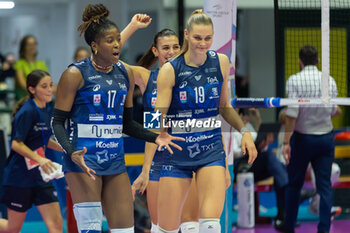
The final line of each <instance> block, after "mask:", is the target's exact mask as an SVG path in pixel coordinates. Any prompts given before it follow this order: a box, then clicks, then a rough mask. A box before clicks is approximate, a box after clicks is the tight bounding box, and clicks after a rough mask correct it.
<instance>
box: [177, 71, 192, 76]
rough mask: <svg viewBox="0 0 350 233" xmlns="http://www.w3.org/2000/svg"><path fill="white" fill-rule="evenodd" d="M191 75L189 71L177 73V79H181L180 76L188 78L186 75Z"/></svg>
mask: <svg viewBox="0 0 350 233" xmlns="http://www.w3.org/2000/svg"><path fill="white" fill-rule="evenodd" d="M191 74H192V72H191V71H184V72H181V73H179V75H178V76H179V77H181V76H188V75H191Z"/></svg>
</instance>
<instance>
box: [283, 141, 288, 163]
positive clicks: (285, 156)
mask: <svg viewBox="0 0 350 233" xmlns="http://www.w3.org/2000/svg"><path fill="white" fill-rule="evenodd" d="M282 155H283V158H284V159H285V160H286V164H289V160H290V145H289V144H284V145H283V149H282Z"/></svg>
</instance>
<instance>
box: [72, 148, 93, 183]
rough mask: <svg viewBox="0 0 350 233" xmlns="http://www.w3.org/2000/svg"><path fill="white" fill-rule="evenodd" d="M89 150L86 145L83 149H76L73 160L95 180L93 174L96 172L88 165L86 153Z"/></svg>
mask: <svg viewBox="0 0 350 233" xmlns="http://www.w3.org/2000/svg"><path fill="white" fill-rule="evenodd" d="M86 152H87V150H86V147H84V149H83V150H78V151H74V152H73V154H72V156H71V159H72V161H73V162H74V163H75V164H76V165H78V166H79V167H80V168H81V169H82V170H83V171H84V172H85V173H86V174H87V175H88V176H89V177H90V178H91V179H93V180H95V176H94V175H93V174H96V172H95V171H94V170H93V169H91V168H89V167H88V166H86V163H85V160H84V155H85V154H86Z"/></svg>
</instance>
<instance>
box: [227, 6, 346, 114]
mask: <svg viewBox="0 0 350 233" xmlns="http://www.w3.org/2000/svg"><path fill="white" fill-rule="evenodd" d="M274 5H275V48H276V76H277V77H276V85H277V89H276V96H278V97H268V98H234V99H233V100H232V105H233V106H234V107H239V108H248V107H257V108H272V107H283V106H289V105H315V104H316V105H318V106H319V105H329V104H338V105H347V106H348V105H350V98H349V94H350V83H349V68H350V64H349V61H350V60H349V55H350V51H349V48H350V44H349V43H350V36H349V34H350V0H274ZM304 45H311V46H313V47H315V48H316V50H317V51H318V57H319V60H320V62H319V63H318V64H317V68H318V70H319V71H321V72H322V74H321V81H320V82H318V83H317V82H309V81H307V80H306V81H305V80H299V81H298V82H302V83H298V86H301V87H302V88H301V89H299V90H298V95H296V96H295V97H293V96H292V97H291V96H289V98H288V95H287V91H286V82H287V80H288V78H289V77H291V76H292V75H294V74H296V73H298V72H300V64H299V50H300V48H301V47H302V46H304ZM319 71H317V70H316V71H315V72H319ZM315 75H317V74H315ZM330 76H331V77H332V78H333V79H334V81H335V83H336V86H337V88H336V89H337V90H332V85H331V83H332V81H331V79H332V78H330ZM333 89H334V88H333ZM335 91H336V92H337V95H335ZM283 97H285V98H283Z"/></svg>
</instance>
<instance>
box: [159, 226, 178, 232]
mask: <svg viewBox="0 0 350 233" xmlns="http://www.w3.org/2000/svg"><path fill="white" fill-rule="evenodd" d="M178 232H179V229H176V230H170V231H167V230H164V229H163V228H161V227H160V226H159V225H158V233H178Z"/></svg>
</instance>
